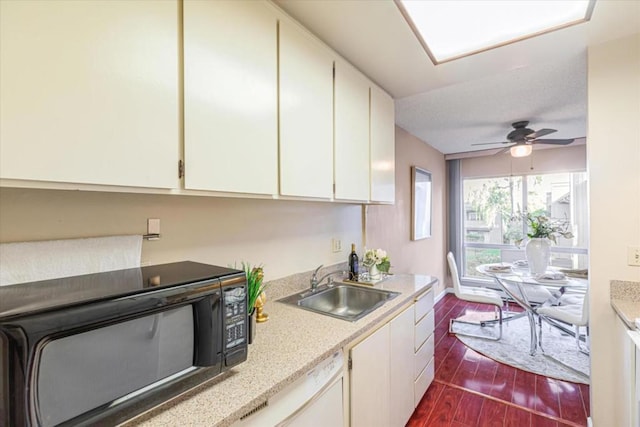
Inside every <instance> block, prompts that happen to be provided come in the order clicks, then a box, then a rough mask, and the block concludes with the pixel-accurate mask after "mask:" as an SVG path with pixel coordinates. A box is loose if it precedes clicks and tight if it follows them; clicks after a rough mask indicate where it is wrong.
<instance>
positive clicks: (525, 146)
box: [471, 120, 575, 157]
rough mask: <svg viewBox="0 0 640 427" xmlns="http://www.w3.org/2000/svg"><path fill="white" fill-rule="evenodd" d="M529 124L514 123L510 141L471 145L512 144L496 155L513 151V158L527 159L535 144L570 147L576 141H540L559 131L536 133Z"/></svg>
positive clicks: (508, 136)
mask: <svg viewBox="0 0 640 427" xmlns="http://www.w3.org/2000/svg"><path fill="white" fill-rule="evenodd" d="M528 124H529V122H528V121H526V120H523V121H519V122H515V123H512V124H511V126H513V128H514V130H512V131H511V132H509V134H508V135H507V140H508V141H501V142H484V143H479V144H471V145H490V144H511V145H509V146H507V147H505V148H503V149H502V150H500V151H498V152H497V153H496V154H502V153H506V152H507V151H511V155H512V156H513V157H526V156H528V155H529V154H531V150H532V149H533V147H532V145H533V144H551V145H569V144H571V143H572V142H573V141H575V139H539V138H540V137H541V136H545V135H549V134H550V133H553V132H557V130H556V129H540V130H538V131H534V130H533V129H529V128H527V125H528Z"/></svg>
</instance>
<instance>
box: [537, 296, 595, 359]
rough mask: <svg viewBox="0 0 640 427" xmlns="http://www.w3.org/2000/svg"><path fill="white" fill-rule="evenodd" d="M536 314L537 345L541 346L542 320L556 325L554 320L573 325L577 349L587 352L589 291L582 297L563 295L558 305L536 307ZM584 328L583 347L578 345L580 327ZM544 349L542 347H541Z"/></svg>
mask: <svg viewBox="0 0 640 427" xmlns="http://www.w3.org/2000/svg"><path fill="white" fill-rule="evenodd" d="M535 311H536V314H537V315H538V316H539V319H540V321H539V322H538V324H539V332H538V345H539V346H540V348H542V320H544V321H546V322H547V323H549V324H551V325H553V326H557V323H556V321H560V322H563V323H565V324H568V325H572V326H573V327H574V335H575V338H576V345H577V346H578V350H579V351H581V352H582V353H584V354H589V292H585V293H584V296H582V298H577V296H576V295H567V294H565V295H563V296H562V298H560V304H559V305H552V306H545V305H542V306H540V307H538V308H536V310H535ZM581 327H584V328H585V334H584V337H585V338H584V341H585V348H584V349H583V348H582V346H581V345H580V342H581V335H580V328H581ZM543 351H544V349H543Z"/></svg>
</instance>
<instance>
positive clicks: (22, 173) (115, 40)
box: [0, 0, 180, 188]
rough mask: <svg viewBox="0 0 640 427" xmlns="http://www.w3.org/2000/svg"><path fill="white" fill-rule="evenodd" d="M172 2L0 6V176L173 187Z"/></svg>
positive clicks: (174, 36)
mask: <svg viewBox="0 0 640 427" xmlns="http://www.w3.org/2000/svg"><path fill="white" fill-rule="evenodd" d="M178 48H179V39H178V1H177V0H174V1H103V2H97V1H49V0H45V1H35V0H33V1H0V93H1V94H2V96H0V122H1V123H2V125H1V126H0V177H1V178H4V179H17V180H36V181H49V182H63V183H83V184H105V185H127V186H137V187H154V188H177V187H178V186H179V180H178V173H177V165H178V159H179V154H180V149H179V115H178V114H179V107H178V105H179V103H178V93H179V80H178V69H179V65H178V59H179V55H178Z"/></svg>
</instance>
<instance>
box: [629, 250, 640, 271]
mask: <svg viewBox="0 0 640 427" xmlns="http://www.w3.org/2000/svg"><path fill="white" fill-rule="evenodd" d="M627 264H629V265H633V266H635V267H640V246H629V247H628V248H627Z"/></svg>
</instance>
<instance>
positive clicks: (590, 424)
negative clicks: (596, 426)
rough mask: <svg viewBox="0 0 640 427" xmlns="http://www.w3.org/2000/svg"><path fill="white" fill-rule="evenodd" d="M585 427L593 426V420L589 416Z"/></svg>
mask: <svg viewBox="0 0 640 427" xmlns="http://www.w3.org/2000/svg"><path fill="white" fill-rule="evenodd" d="M587 427H593V421H591V417H587Z"/></svg>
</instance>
